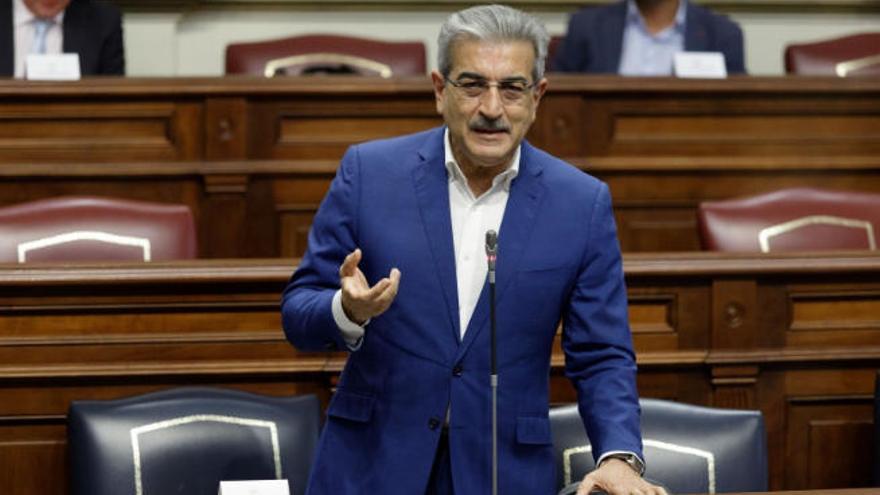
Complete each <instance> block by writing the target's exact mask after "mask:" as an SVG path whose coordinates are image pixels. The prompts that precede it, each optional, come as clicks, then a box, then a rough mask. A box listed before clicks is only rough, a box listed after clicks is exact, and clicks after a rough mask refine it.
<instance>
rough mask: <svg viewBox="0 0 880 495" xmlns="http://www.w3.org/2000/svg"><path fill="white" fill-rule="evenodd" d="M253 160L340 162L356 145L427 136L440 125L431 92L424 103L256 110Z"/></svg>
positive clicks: (383, 100)
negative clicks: (412, 135) (420, 133)
mask: <svg viewBox="0 0 880 495" xmlns="http://www.w3.org/2000/svg"><path fill="white" fill-rule="evenodd" d="M250 121H251V122H252V125H253V127H254V131H253V133H252V135H251V145H250V150H251V155H250V156H252V157H254V158H262V159H305V160H308V159H332V160H339V159H340V158H342V154H343V153H344V152H345V150H346V148H348V147H349V146H351V145H352V144H355V143H360V142H363V141H368V140H371V139H381V138H388V137H394V136H399V135H402V134H409V133H413V132H418V131H423V130H425V129H429V128H432V127H436V126H437V125H439V124H440V123H441V121H440V118H439V117H438V116H437V113H436V110H435V108H434V104H433V97H432V96H431V95H430V94H429V93H425V94H423V95H422V96H421V97H419V98H415V99H409V98H406V99H404V98H389V97H379V96H377V97H374V98H369V99H353V98H350V97H348V98H346V97H339V98H333V99H330V98H323V99H310V100H308V101H295V102H293V103H291V102H289V101H260V102H255V103H254V104H252V105H251V111H250Z"/></svg>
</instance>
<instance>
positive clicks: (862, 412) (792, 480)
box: [786, 397, 874, 489]
mask: <svg viewBox="0 0 880 495" xmlns="http://www.w3.org/2000/svg"><path fill="white" fill-rule="evenodd" d="M789 409H790V410H789V415H788V416H789V427H788V446H787V452H802V453H803V455H800V456H797V457H794V458H791V462H790V464H789V466H788V467H789V469H788V471H787V473H786V488H792V489H806V488H812V489H816V488H851V487H858V486H871V485H870V483H869V480H870V479H871V463H870V462H867V461H868V460H869V459H872V458H873V449H874V442H873V438H874V436H873V433H874V426H873V420H872V418H873V411H874V407H873V400H872V399H871V398H869V397H866V398H862V399H856V398H853V399H846V398H844V399H838V398H833V397H829V398H824V399H823V398H815V399H813V400H806V399H800V400H794V401H791V403H790V404H789Z"/></svg>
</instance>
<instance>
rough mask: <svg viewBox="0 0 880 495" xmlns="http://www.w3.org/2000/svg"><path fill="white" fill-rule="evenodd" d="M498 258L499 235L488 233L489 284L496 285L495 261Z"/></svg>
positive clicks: (492, 231) (489, 231)
mask: <svg viewBox="0 0 880 495" xmlns="http://www.w3.org/2000/svg"><path fill="white" fill-rule="evenodd" d="M497 258H498V234H497V233H496V232H495V231H494V230H487V231H486V262H487V263H488V264H489V283H490V284H494V283H495V260H496V259H497Z"/></svg>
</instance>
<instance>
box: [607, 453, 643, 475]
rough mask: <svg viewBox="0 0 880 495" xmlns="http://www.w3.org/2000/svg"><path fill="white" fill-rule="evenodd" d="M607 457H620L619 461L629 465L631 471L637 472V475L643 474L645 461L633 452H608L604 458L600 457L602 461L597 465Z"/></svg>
mask: <svg viewBox="0 0 880 495" xmlns="http://www.w3.org/2000/svg"><path fill="white" fill-rule="evenodd" d="M608 459H620V460H621V461H623V462H625V463H626V464H627V465H628V466H629V467H631V468H632V469H633V471H635V472H636V473H638V474H639V476H642V475H643V474H645V463H644V462H642V460H641V459H639V456H637V455H635V454H630V453H627V452H615V453H613V454H608V455H607V456H605V458H604V459H602V462H601V463H599V465H600V466H601V465H602V464H604V463H605V461H607V460H608Z"/></svg>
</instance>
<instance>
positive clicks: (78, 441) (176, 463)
mask: <svg viewBox="0 0 880 495" xmlns="http://www.w3.org/2000/svg"><path fill="white" fill-rule="evenodd" d="M320 415H321V411H320V404H319V402H318V399H317V397H315V396H314V395H303V396H295V397H268V396H263V395H256V394H251V393H247V392H242V391H237V390H228V389H220V388H188V387H183V388H174V389H169V390H164V391H160V392H153V393H148V394H143V395H139V396H135V397H129V398H124V399H116V400H106V401H92V400H88V401H85V400H84V401H73V402H72V403H71V406H70V411H69V414H68V449H69V450H68V451H69V458H70V474H71V494H72V495H170V494H177V493H180V494H186V495H217V490H218V486H219V483H220V481H224V480H249V479H251V480H253V479H287V480H288V481H289V483H290V493H291V494H292V495H302V494H303V493H304V492H305V487H306V481H307V478H308V474H309V469H310V468H311V464H312V458H313V452H314V450H315V446H316V444H317V440H318V431H319V427H320Z"/></svg>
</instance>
